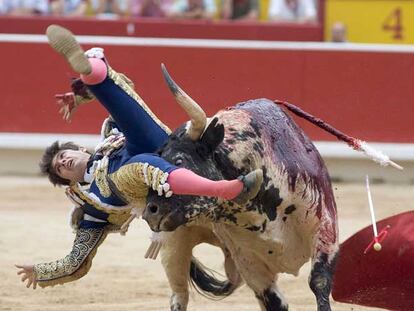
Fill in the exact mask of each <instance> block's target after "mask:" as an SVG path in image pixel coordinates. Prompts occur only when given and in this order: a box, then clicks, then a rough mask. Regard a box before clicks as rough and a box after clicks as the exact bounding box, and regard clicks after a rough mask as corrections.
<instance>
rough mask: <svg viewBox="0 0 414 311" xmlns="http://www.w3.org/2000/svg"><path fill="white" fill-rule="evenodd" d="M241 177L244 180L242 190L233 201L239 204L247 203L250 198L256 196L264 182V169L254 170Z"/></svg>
mask: <svg viewBox="0 0 414 311" xmlns="http://www.w3.org/2000/svg"><path fill="white" fill-rule="evenodd" d="M239 179H240V180H241V181H242V182H243V190H242V192H241V193H240V194H239V195H238V196H237V197H235V198H234V199H233V200H232V201H234V202H236V203H237V204H245V203H247V202H248V201H249V200H251V199H253V198H254V197H256V195H257V193H258V192H259V190H260V186H261V185H262V182H263V171H262V170H261V169H257V170H254V171H253V172H250V173H249V174H247V175H245V176H240V177H239Z"/></svg>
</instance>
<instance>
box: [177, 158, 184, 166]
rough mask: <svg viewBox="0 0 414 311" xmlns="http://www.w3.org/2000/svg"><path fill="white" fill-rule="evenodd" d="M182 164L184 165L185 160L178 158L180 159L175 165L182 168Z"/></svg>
mask: <svg viewBox="0 0 414 311" xmlns="http://www.w3.org/2000/svg"><path fill="white" fill-rule="evenodd" d="M182 164H183V159H181V158H178V159H176V160H175V165H176V166H181V165H182Z"/></svg>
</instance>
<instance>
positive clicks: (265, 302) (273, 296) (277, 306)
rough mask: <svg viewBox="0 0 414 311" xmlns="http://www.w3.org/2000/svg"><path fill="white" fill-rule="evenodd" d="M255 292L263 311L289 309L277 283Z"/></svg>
mask: <svg viewBox="0 0 414 311" xmlns="http://www.w3.org/2000/svg"><path fill="white" fill-rule="evenodd" d="M255 294H256V298H257V299H258V300H259V303H260V307H261V309H262V310H263V311H287V310H288V309H289V307H288V305H287V303H286V301H285V299H284V297H283V295H282V293H281V292H280V291H279V290H278V288H277V286H276V284H273V285H271V286H269V287H267V288H265V289H264V290H261V291H259V292H255Z"/></svg>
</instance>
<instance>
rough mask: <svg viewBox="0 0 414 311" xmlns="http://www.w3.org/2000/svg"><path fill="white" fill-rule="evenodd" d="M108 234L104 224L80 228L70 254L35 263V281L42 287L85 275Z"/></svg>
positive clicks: (73, 279) (70, 280)
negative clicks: (53, 259) (50, 260)
mask: <svg viewBox="0 0 414 311" xmlns="http://www.w3.org/2000/svg"><path fill="white" fill-rule="evenodd" d="M107 234H108V230H107V229H106V228H105V226H104V225H102V226H96V227H92V228H85V227H81V228H79V229H78V230H77V232H76V237H75V241H74V243H73V248H72V251H71V252H70V253H69V255H67V256H66V257H64V258H62V259H58V260H55V261H52V262H48V263H40V264H35V265H34V267H33V274H34V275H33V280H34V282H35V283H37V284H38V285H39V286H40V287H48V286H54V285H57V284H64V283H67V282H72V281H75V280H77V279H79V278H81V277H83V276H84V275H86V274H87V273H88V271H89V269H90V267H91V265H92V259H93V258H94V257H95V254H96V251H97V248H98V246H99V245H100V244H101V243H102V242H103V241H104V240H105V238H106V236H107Z"/></svg>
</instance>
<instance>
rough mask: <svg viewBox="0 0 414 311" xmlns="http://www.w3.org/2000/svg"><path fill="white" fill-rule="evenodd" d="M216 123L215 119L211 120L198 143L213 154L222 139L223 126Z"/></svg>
mask: <svg viewBox="0 0 414 311" xmlns="http://www.w3.org/2000/svg"><path fill="white" fill-rule="evenodd" d="M217 122H218V119H217V118H214V119H213V120H211V122H210V124H209V125H208V127H207V129H206V130H205V131H204V133H203V136H201V139H200V142H201V144H202V145H203V147H205V148H206V149H207V152H213V151H214V150H215V149H216V148H217V146H218V145H220V144H221V142H222V141H223V139H224V126H223V124H221V123H217Z"/></svg>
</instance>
